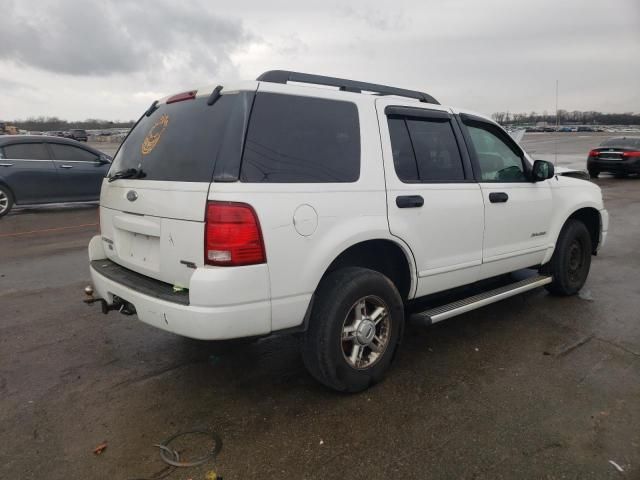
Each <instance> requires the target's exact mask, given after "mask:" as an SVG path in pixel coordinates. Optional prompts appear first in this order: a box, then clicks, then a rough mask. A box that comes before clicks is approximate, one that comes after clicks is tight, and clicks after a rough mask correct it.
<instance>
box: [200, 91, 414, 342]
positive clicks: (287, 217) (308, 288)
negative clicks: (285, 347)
mask: <svg viewBox="0 0 640 480" xmlns="http://www.w3.org/2000/svg"><path fill="white" fill-rule="evenodd" d="M265 85H266V86H265V87H264V88H263V86H262V84H261V86H260V91H271V92H282V93H289V94H295V95H306V96H314V97H326V98H334V99H335V98H336V97H335V93H333V94H332V92H331V91H330V90H325V89H318V88H309V87H299V88H298V87H294V86H291V85H287V86H283V85H278V84H268V85H267V84H265ZM340 97H344V98H345V99H348V100H350V101H352V102H354V103H355V104H356V105H357V107H358V111H359V120H360V135H361V168H360V177H359V179H358V181H356V182H354V183H298V184H278V183H241V182H237V183H213V184H212V185H211V189H210V192H209V199H210V200H222V201H236V202H246V203H248V204H250V205H252V206H253V208H255V210H256V213H257V215H258V218H259V221H260V225H261V228H262V234H263V237H264V243H265V248H266V254H267V265H268V268H269V276H270V283H271V298H272V329H273V330H280V329H285V328H290V327H294V326H297V325H299V324H301V323H302V321H303V318H304V314H305V311H306V309H307V307H308V305H309V301H310V299H311V296H312V294H313V292H314V291H315V289H316V287H317V285H318V282H319V281H320V279H321V277H322V275H323V274H324V272H325V271H326V269H327V267H328V266H329V265H330V264H331V262H332V261H333V260H334V259H335V258H336V257H337V256H338V255H339V254H340V253H341V252H343V251H344V250H346V249H347V248H348V247H350V246H351V245H353V244H355V243H358V242H360V241H364V240H368V239H372V238H382V239H391V240H397V239H395V238H394V237H392V236H391V234H390V233H389V226H388V221H387V207H386V192H385V182H384V172H383V163H382V153H381V145H380V136H379V130H378V124H377V120H376V114H375V108H374V102H373V101H372V99H367V98H363V97H364V96H363V95H359V94H353V95H350V94H341V96H340ZM341 99H342V98H341ZM299 208H303V209H304V210H306V212H307V215H306V217H307V218H308V222H309V223H307V224H305V225H300V224H298V225H297V228H296V222H295V221H294V216H295V215H296V210H297V209H299ZM314 217H315V219H314ZM298 221H299V219H298ZM314 222H317V224H316V225H315V226H314V225H313V224H314ZM299 231H302V232H303V233H299ZM405 250H406V248H405ZM405 253H408V252H405Z"/></svg>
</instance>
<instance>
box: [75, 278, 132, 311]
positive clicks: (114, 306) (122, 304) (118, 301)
mask: <svg viewBox="0 0 640 480" xmlns="http://www.w3.org/2000/svg"><path fill="white" fill-rule="evenodd" d="M84 293H85V295H87V297H89V298H85V299H84V300H83V302H84V303H86V304H87V305H91V304H93V303H96V302H100V309H101V310H102V313H104V314H105V315H106V314H107V313H109V312H110V311H111V310H118V311H119V312H120V313H122V314H123V315H134V314H135V313H136V308H135V307H134V306H133V305H132V304H130V303H129V302H127V301H126V300H123V299H122V298H120V297H118V296H116V295H114V296H113V303H111V304H109V303H107V301H106V300H105V299H104V298H95V297H94V296H93V287H92V286H91V285H88V286H86V287H85V288H84Z"/></svg>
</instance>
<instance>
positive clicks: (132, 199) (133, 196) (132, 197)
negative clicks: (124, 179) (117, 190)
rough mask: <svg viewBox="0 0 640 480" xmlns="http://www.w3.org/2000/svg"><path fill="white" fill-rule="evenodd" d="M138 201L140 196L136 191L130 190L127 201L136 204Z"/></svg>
mask: <svg viewBox="0 0 640 480" xmlns="http://www.w3.org/2000/svg"><path fill="white" fill-rule="evenodd" d="M137 199H138V194H137V193H136V192H135V191H134V190H129V191H128V192H127V200H129V201H130V202H135V201H136V200H137Z"/></svg>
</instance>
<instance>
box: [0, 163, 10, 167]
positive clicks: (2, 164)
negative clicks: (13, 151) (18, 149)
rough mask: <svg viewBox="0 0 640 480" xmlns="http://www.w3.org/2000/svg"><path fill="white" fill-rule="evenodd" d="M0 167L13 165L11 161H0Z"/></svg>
mask: <svg viewBox="0 0 640 480" xmlns="http://www.w3.org/2000/svg"><path fill="white" fill-rule="evenodd" d="M0 167H13V163H0Z"/></svg>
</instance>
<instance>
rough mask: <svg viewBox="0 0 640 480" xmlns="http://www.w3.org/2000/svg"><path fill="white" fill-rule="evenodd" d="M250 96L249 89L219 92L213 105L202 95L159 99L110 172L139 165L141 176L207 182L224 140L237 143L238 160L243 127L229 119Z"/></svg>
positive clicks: (232, 117)
mask: <svg viewBox="0 0 640 480" xmlns="http://www.w3.org/2000/svg"><path fill="white" fill-rule="evenodd" d="M252 97H253V93H249V92H240V93H234V94H224V91H223V95H222V96H221V97H220V98H219V99H218V100H217V101H216V102H215V103H214V104H213V105H207V97H206V96H204V97H198V98H196V99H194V100H184V101H180V102H175V103H170V104H168V105H167V104H160V105H159V106H158V109H157V110H155V111H154V112H153V113H152V114H151V116H149V117H147V116H143V117H142V119H141V120H140V121H139V122H138V124H137V125H136V126H135V128H134V129H133V130H132V131H131V133H130V134H129V136H128V137H127V139H126V140H125V142H124V143H123V144H122V146H121V147H120V150H119V151H118V153H117V154H116V157H115V159H114V160H113V165H112V167H111V170H110V171H109V175H113V174H114V173H115V172H118V171H121V170H127V169H129V168H136V169H141V170H142V172H143V174H144V176H143V177H142V178H143V179H144V180H166V181H175V182H211V179H212V176H213V171H214V167H215V163H216V159H217V156H218V152H219V151H220V149H221V147H222V146H223V143H225V142H228V143H229V144H230V145H232V146H234V147H236V148H235V150H237V152H238V154H237V156H238V158H237V161H236V164H237V165H238V166H239V164H240V154H239V151H240V148H241V145H242V134H243V129H242V125H241V124H240V125H239V126H238V123H237V122H234V121H233V119H234V118H236V117H237V115H236V111H237V110H248V108H249V106H250V105H251V98H252ZM227 150H228V151H232V150H234V149H233V148H228V149H227Z"/></svg>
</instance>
